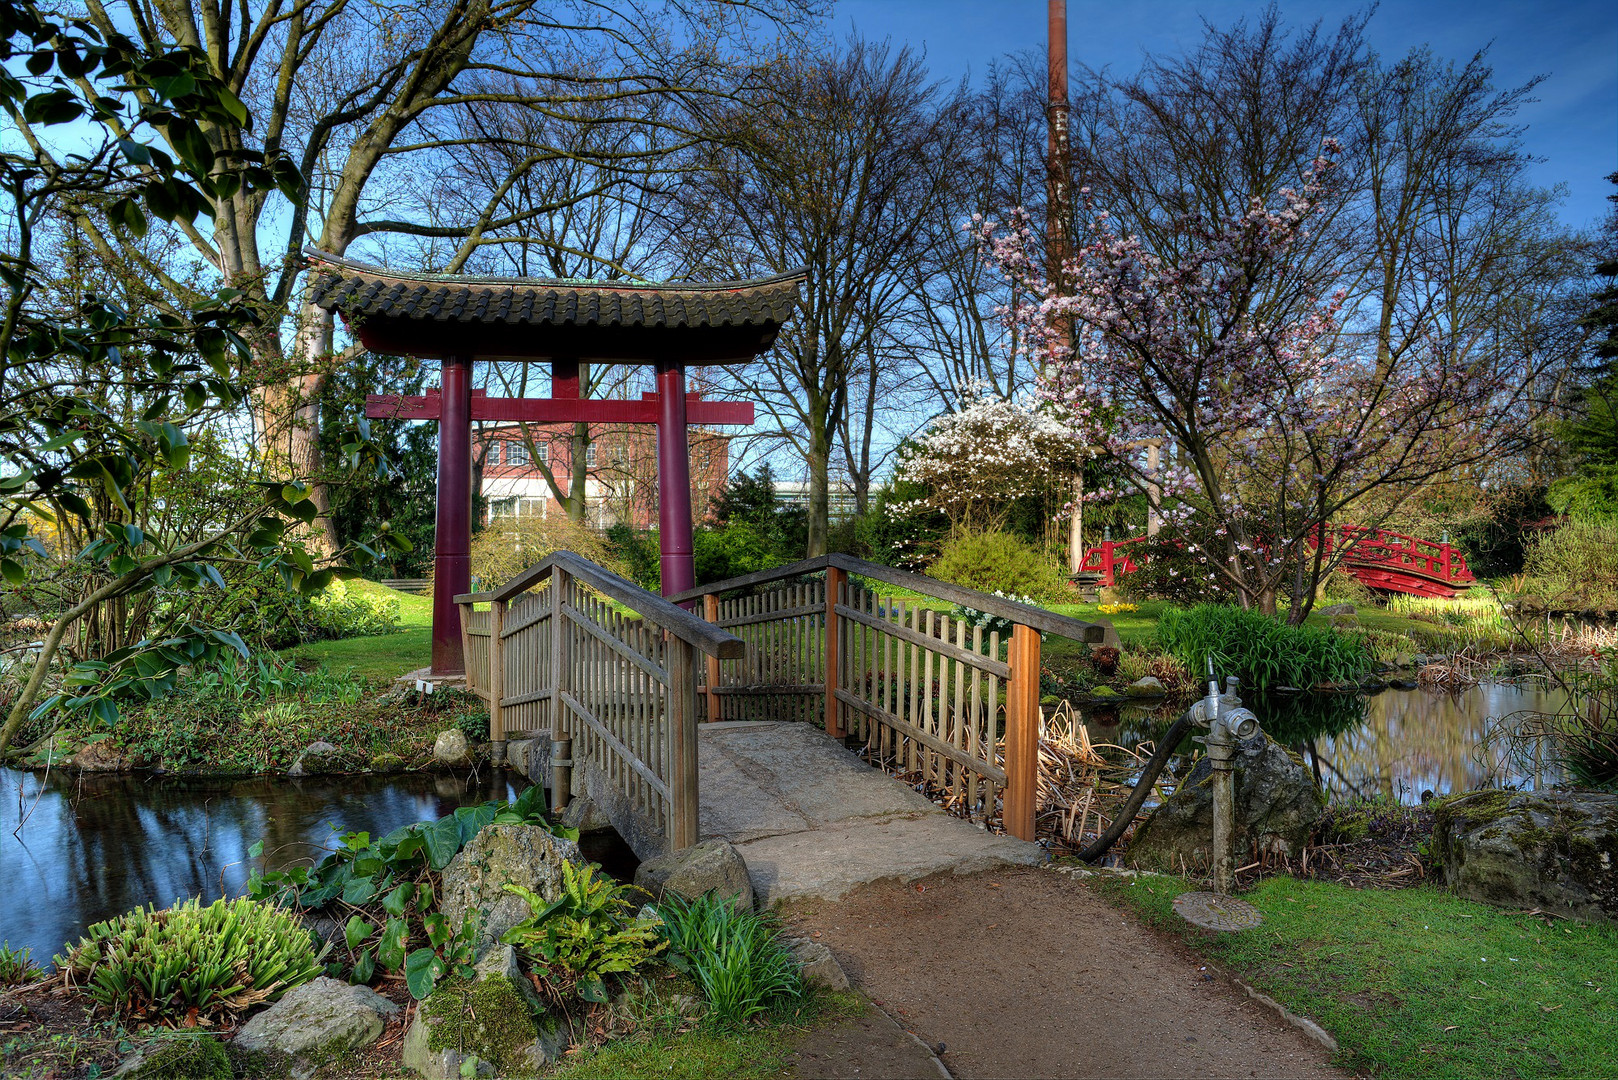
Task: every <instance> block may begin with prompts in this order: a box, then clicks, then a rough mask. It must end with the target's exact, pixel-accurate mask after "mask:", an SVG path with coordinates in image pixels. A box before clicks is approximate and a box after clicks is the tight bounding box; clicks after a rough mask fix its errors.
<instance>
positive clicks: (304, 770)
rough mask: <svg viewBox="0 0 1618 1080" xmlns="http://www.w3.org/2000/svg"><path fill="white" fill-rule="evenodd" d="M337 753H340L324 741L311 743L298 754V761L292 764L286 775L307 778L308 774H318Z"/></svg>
mask: <svg viewBox="0 0 1618 1080" xmlns="http://www.w3.org/2000/svg"><path fill="white" fill-rule="evenodd" d="M339 753H341V751H340V750H338V749H337V747H336V746H334V745H332V744H331V743H329V742H325V741H324V740H321V741H317V742H312V743H310V744H309V745H308V746H306V747H304V748H303V753H301V754H299V755H298V760H297V761H294V762H293V763H292V768H290V769H288V770H287V775H289V776H307V775H308V774H309V773H315V772H320V771H322V770H323V769H324V768H325V767H326V766H327V764H328V763H329V762H330V761H331V760H332V759H333V758H334V757H336V756H337V755H338V754H339Z"/></svg>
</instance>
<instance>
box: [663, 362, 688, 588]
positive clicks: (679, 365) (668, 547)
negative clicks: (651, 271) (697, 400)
mask: <svg viewBox="0 0 1618 1080" xmlns="http://www.w3.org/2000/svg"><path fill="white" fill-rule="evenodd" d="M657 525H658V540H659V546H660V547H661V549H662V560H661V565H662V568H663V595H664V596H673V595H674V594H675V593H677V592H684V591H685V590H686V589H691V588H695V587H696V584H697V577H696V568H695V565H694V564H693V562H692V558H691V450H690V445H689V443H688V442H687V439H686V416H685V364H684V363H683V362H682V361H679V360H659V361H658V362H657Z"/></svg>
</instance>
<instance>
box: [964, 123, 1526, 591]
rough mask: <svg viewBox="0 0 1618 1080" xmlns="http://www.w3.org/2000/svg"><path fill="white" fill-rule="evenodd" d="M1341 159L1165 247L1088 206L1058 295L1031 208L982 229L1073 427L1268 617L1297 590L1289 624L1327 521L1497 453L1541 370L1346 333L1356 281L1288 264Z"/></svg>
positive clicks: (1315, 573) (1322, 571)
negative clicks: (1023, 296)
mask: <svg viewBox="0 0 1618 1080" xmlns="http://www.w3.org/2000/svg"><path fill="white" fill-rule="evenodd" d="M1334 151H1335V147H1334V146H1331V145H1330V144H1328V146H1327V147H1326V150H1325V151H1324V152H1323V154H1322V155H1321V156H1320V157H1319V158H1317V159H1316V161H1315V162H1314V165H1313V167H1312V168H1310V169H1309V170H1308V171H1307V172H1306V173H1305V174H1304V175H1303V177H1302V178H1301V181H1302V182H1301V184H1300V185H1299V186H1298V187H1296V188H1283V189H1281V190H1280V191H1278V192H1277V193H1276V195H1275V197H1274V198H1273V199H1271V200H1268V201H1266V200H1264V199H1262V198H1258V197H1255V198H1253V199H1251V200H1250V202H1249V203H1248V206H1247V209H1246V212H1245V213H1243V214H1240V215H1239V216H1233V217H1231V218H1228V219H1225V220H1205V219H1201V218H1185V219H1182V221H1181V222H1180V223H1179V229H1178V232H1179V237H1178V239H1179V240H1180V241H1182V242H1181V243H1178V244H1177V245H1176V248H1177V253H1176V254H1174V255H1172V256H1171V255H1165V254H1160V253H1158V252H1154V251H1151V250H1148V249H1147V247H1146V246H1145V245H1144V244H1143V242H1142V241H1141V240H1140V239H1139V238H1138V237H1136V236H1126V235H1120V234H1119V233H1118V232H1117V231H1116V230H1115V229H1114V228H1113V226H1112V224H1111V221H1110V219H1109V216H1108V214H1107V213H1106V212H1105V211H1103V210H1098V209H1096V207H1095V206H1094V205H1093V204H1090V206H1089V210H1090V223H1089V227H1088V234H1087V235H1086V236H1084V237H1083V238H1081V239H1082V242H1081V244H1080V245H1078V248H1077V251H1076V254H1075V255H1074V256H1073V257H1072V258H1071V259H1070V260H1069V262H1068V264H1067V266H1066V274H1065V281H1066V282H1068V283H1070V284H1069V285H1068V287H1067V288H1066V289H1065V290H1064V291H1062V292H1056V291H1054V290H1053V289H1052V288H1051V287H1050V286H1049V284H1048V283H1047V282H1046V281H1045V280H1044V279H1043V277H1042V274H1041V271H1040V268H1039V263H1038V260H1037V258H1036V253H1037V252H1038V251H1039V250H1040V243H1041V241H1040V240H1039V239H1038V238H1037V237H1036V236H1035V235H1034V233H1033V230H1032V229H1031V227H1030V223H1029V220H1028V218H1027V216H1026V215H1024V214H1022V213H1021V212H1020V211H1018V212H1014V213H1013V214H1012V216H1011V220H1010V222H1009V224H1008V225H1007V226H1005V227H1001V226H999V225H997V224H996V223H994V222H990V221H979V222H976V223H975V224H974V227H975V228H977V229H978V231H979V233H980V236H981V238H982V241H983V243H984V245H985V250H986V253H987V258H988V259H989V260H990V262H991V263H992V264H993V265H995V266H997V267H998V268H999V269H1000V271H1001V272H1002V273H1004V274H1005V275H1006V277H1007V278H1008V279H1010V280H1011V281H1012V282H1013V283H1014V284H1016V285H1019V286H1021V287H1022V288H1023V289H1024V290H1026V291H1027V293H1028V294H1029V295H1032V296H1033V297H1035V298H1036V299H1034V300H1032V301H1030V302H1028V303H1024V304H1022V305H1019V306H1017V307H1016V308H1015V309H1013V310H1009V311H1007V312H1005V315H1006V317H1007V318H1008V319H1011V320H1014V321H1015V322H1017V323H1018V324H1020V325H1021V326H1022V328H1023V329H1024V330H1025V333H1024V335H1023V341H1024V342H1025V343H1026V344H1025V346H1024V347H1025V348H1028V349H1030V350H1032V351H1033V352H1034V353H1035V354H1036V356H1037V360H1038V362H1039V364H1040V367H1041V369H1042V370H1043V372H1044V377H1043V383H1042V393H1043V395H1044V396H1045V397H1046V399H1047V400H1048V401H1049V403H1050V404H1051V406H1052V407H1053V408H1054V409H1056V410H1057V411H1058V412H1059V413H1060V415H1063V416H1065V417H1067V418H1068V423H1069V426H1070V430H1071V433H1072V437H1073V438H1074V439H1075V440H1076V441H1077V442H1078V443H1079V444H1081V445H1086V446H1093V447H1098V448H1100V450H1101V452H1102V453H1104V454H1106V455H1108V456H1110V457H1112V458H1114V459H1116V462H1117V464H1118V465H1119V466H1120V467H1121V471H1122V473H1123V474H1124V475H1125V476H1126V477H1127V483H1128V484H1129V485H1131V486H1132V487H1133V488H1134V489H1136V490H1138V491H1140V492H1142V493H1143V494H1146V495H1147V496H1148V498H1153V497H1154V495H1153V492H1154V490H1155V491H1160V492H1161V495H1160V496H1158V498H1160V505H1161V512H1162V517H1163V520H1164V522H1165V526H1166V527H1167V528H1168V529H1169V530H1171V534H1172V535H1174V536H1175V537H1176V539H1177V542H1179V543H1181V544H1183V545H1185V546H1186V547H1187V548H1188V549H1189V550H1190V552H1191V554H1193V555H1194V556H1195V557H1196V558H1195V561H1196V562H1197V563H1198V564H1199V565H1200V566H1201V567H1202V572H1203V573H1205V574H1207V575H1208V577H1209V580H1210V581H1211V582H1216V583H1218V584H1220V585H1222V586H1223V587H1224V588H1225V589H1227V590H1228V591H1229V592H1230V593H1231V594H1233V595H1234V596H1235V597H1236V598H1237V599H1238V600H1239V602H1240V603H1241V604H1242V605H1243V606H1244V607H1250V608H1256V609H1258V610H1261V611H1264V612H1266V613H1271V614H1273V613H1275V612H1276V610H1277V608H1278V606H1279V601H1280V599H1281V597H1283V596H1287V597H1289V599H1290V601H1291V605H1290V608H1289V618H1290V619H1291V620H1292V621H1294V622H1296V621H1301V620H1302V619H1303V618H1304V617H1305V616H1306V615H1307V614H1308V611H1309V608H1310V606H1311V604H1312V602H1313V598H1314V596H1315V593H1316V589H1317V587H1318V585H1319V583H1320V581H1321V580H1323V578H1324V576H1325V575H1326V574H1328V573H1329V572H1330V571H1331V569H1332V568H1333V567H1334V565H1335V563H1336V562H1337V561H1339V560H1341V559H1342V558H1343V556H1344V555H1345V554H1346V549H1345V548H1342V547H1337V548H1334V549H1333V550H1332V551H1330V552H1329V553H1328V552H1327V551H1326V550H1324V549H1323V548H1322V547H1320V546H1319V545H1318V544H1317V543H1316V538H1317V537H1318V536H1319V531H1320V529H1321V526H1322V525H1323V524H1324V523H1327V522H1337V523H1343V522H1352V523H1354V524H1359V525H1366V526H1374V525H1375V524H1377V522H1376V521H1370V520H1365V518H1364V515H1365V514H1367V513H1369V511H1368V510H1367V506H1368V504H1369V503H1370V502H1371V500H1369V499H1368V498H1367V496H1369V495H1370V494H1371V493H1372V492H1376V493H1377V494H1378V495H1379V497H1378V498H1377V499H1376V500H1375V503H1376V505H1377V507H1378V508H1379V511H1378V512H1379V513H1382V514H1386V513H1387V512H1388V511H1389V510H1391V509H1392V508H1393V507H1395V506H1397V505H1398V502H1399V501H1400V499H1402V498H1408V497H1409V496H1410V495H1411V494H1413V493H1415V492H1417V491H1419V490H1420V489H1421V488H1422V487H1423V486H1424V485H1426V484H1428V483H1429V482H1431V481H1433V480H1434V479H1435V478H1438V477H1440V476H1441V475H1443V474H1448V473H1452V472H1454V471H1455V470H1457V469H1460V468H1463V467H1465V466H1467V465H1469V464H1473V463H1476V462H1479V461H1483V460H1485V459H1487V458H1489V457H1490V456H1491V455H1494V454H1496V453H1499V452H1500V451H1502V450H1503V449H1504V448H1505V447H1506V446H1507V445H1509V444H1511V443H1512V442H1513V441H1515V440H1517V439H1518V438H1519V437H1520V436H1521V434H1522V430H1523V426H1524V424H1525V423H1526V422H1527V421H1528V419H1529V418H1531V416H1532V415H1533V410H1532V409H1531V408H1525V407H1524V404H1525V402H1527V401H1528V400H1529V390H1530V388H1531V385H1532V380H1533V376H1534V375H1535V373H1536V372H1535V370H1533V369H1532V364H1531V363H1530V362H1528V361H1524V360H1523V359H1522V358H1521V357H1517V358H1512V359H1508V358H1505V357H1501V356H1496V355H1493V354H1492V353H1490V352H1488V351H1486V350H1480V349H1478V348H1475V347H1471V348H1468V347H1464V346H1461V345H1459V344H1457V343H1454V342H1449V341H1444V340H1440V339H1437V338H1434V339H1431V340H1429V341H1427V342H1425V343H1424V345H1423V347H1422V348H1419V349H1411V350H1408V351H1406V352H1405V353H1404V354H1402V355H1400V356H1398V357H1396V358H1392V359H1387V358H1384V360H1383V361H1382V362H1381V363H1379V362H1378V361H1377V359H1376V357H1375V354H1374V350H1367V351H1366V353H1365V354H1364V355H1362V354H1361V353H1360V352H1359V351H1357V350H1356V349H1355V348H1354V347H1353V343H1354V340H1355V338H1354V336H1353V335H1350V334H1345V333H1344V323H1345V320H1347V319H1348V318H1349V317H1350V316H1352V314H1353V311H1352V308H1351V307H1349V306H1346V305H1345V296H1344V293H1342V292H1337V293H1335V294H1333V295H1329V296H1319V295H1311V294H1310V293H1308V292H1307V291H1306V290H1304V289H1302V288H1301V287H1300V286H1299V285H1298V284H1296V283H1295V282H1294V281H1293V280H1292V278H1291V275H1290V273H1289V267H1290V264H1289V262H1288V259H1287V257H1286V256H1287V253H1288V250H1289V249H1290V248H1291V247H1292V246H1293V245H1295V244H1297V243H1298V242H1299V241H1300V239H1301V238H1302V237H1304V236H1305V230H1306V229H1307V227H1308V224H1309V221H1310V219H1311V217H1312V215H1313V214H1314V213H1315V212H1316V208H1317V206H1318V205H1320V196H1321V194H1322V192H1323V190H1325V187H1326V185H1328V184H1329V183H1330V182H1331V180H1332V173H1333V162H1332V154H1333V152H1334ZM1085 195H1086V198H1087V199H1088V198H1089V193H1088V192H1086V193H1085ZM1146 438H1161V439H1164V441H1165V445H1166V455H1165V462H1164V464H1163V465H1162V466H1161V467H1160V469H1159V470H1158V472H1157V474H1156V475H1150V474H1148V471H1147V470H1146V468H1145V466H1144V465H1143V464H1142V463H1141V460H1140V457H1141V455H1140V454H1139V452H1138V447H1139V445H1140V440H1142V439H1146ZM1390 492H1392V493H1393V494H1394V496H1395V497H1393V498H1387V497H1386V496H1387V495H1388V494H1389V493H1390ZM1099 494H1100V496H1104V495H1105V494H1107V493H1099ZM1091 497H1098V495H1092V496H1091Z"/></svg>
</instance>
